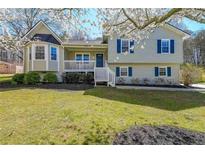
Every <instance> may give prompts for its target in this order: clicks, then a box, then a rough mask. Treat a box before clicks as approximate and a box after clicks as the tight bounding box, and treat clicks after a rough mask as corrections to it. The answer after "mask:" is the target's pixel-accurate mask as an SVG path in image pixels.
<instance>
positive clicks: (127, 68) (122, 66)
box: [120, 66, 129, 77]
mask: <svg viewBox="0 0 205 154" xmlns="http://www.w3.org/2000/svg"><path fill="white" fill-rule="evenodd" d="M122 68H126V69H127V75H121V69H122ZM128 73H129V72H128V66H121V67H120V77H128Z"/></svg>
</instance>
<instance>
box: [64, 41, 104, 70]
mask: <svg viewBox="0 0 205 154" xmlns="http://www.w3.org/2000/svg"><path fill="white" fill-rule="evenodd" d="M106 66H107V45H97V46H96V45H69V46H65V47H64V72H94V68H96V67H106Z"/></svg>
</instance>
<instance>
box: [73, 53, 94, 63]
mask: <svg viewBox="0 0 205 154" xmlns="http://www.w3.org/2000/svg"><path fill="white" fill-rule="evenodd" d="M77 55H82V60H81V61H84V55H89V60H88V61H90V58H91V57H90V53H89V52H86V53H84V52H77V53H75V61H77V60H76V58H77ZM78 62H79V61H78Z"/></svg>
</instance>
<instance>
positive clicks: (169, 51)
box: [161, 39, 171, 54]
mask: <svg viewBox="0 0 205 154" xmlns="http://www.w3.org/2000/svg"><path fill="white" fill-rule="evenodd" d="M162 41H169V52H163V51H162ZM170 48H171V41H170V39H161V54H170V52H171V49H170Z"/></svg>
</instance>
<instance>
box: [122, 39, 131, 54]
mask: <svg viewBox="0 0 205 154" xmlns="http://www.w3.org/2000/svg"><path fill="white" fill-rule="evenodd" d="M129 44H130V43H129V40H122V53H124V52H128V51H129Z"/></svg>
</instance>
